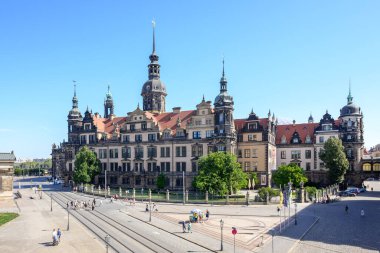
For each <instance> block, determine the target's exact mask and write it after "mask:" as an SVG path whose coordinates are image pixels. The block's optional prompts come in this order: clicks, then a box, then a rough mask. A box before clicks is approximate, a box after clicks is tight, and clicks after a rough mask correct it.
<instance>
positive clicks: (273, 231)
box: [270, 228, 275, 253]
mask: <svg viewBox="0 0 380 253" xmlns="http://www.w3.org/2000/svg"><path fill="white" fill-rule="evenodd" d="M270 231H271V232H272V253H273V252H274V233H275V230H274V229H273V228H272V229H271V230H270Z"/></svg>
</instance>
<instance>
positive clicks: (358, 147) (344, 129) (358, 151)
mask: <svg viewBox="0 0 380 253" xmlns="http://www.w3.org/2000/svg"><path fill="white" fill-rule="evenodd" d="M339 120H340V129H339V130H340V131H339V132H340V139H341V140H342V142H343V146H344V148H345V151H346V156H347V159H348V161H349V164H350V167H349V171H360V170H361V168H360V164H359V163H360V160H361V158H362V155H363V154H362V153H363V145H364V137H363V128H364V126H363V112H362V111H361V109H360V107H359V106H357V105H355V104H354V102H353V97H352V96H351V84H350V88H349V93H348V96H347V105H345V106H344V107H343V108H342V109H341V110H340V116H339Z"/></svg>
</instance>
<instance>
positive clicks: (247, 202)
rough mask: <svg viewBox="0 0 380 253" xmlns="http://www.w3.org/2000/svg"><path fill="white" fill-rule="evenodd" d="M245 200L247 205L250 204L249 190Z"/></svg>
mask: <svg viewBox="0 0 380 253" xmlns="http://www.w3.org/2000/svg"><path fill="white" fill-rule="evenodd" d="M245 201H246V204H247V206H249V191H247V194H246V195H245Z"/></svg>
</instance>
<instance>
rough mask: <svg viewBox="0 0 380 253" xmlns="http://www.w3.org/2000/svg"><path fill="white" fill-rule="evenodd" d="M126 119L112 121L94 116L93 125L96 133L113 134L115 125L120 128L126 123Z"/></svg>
mask: <svg viewBox="0 0 380 253" xmlns="http://www.w3.org/2000/svg"><path fill="white" fill-rule="evenodd" d="M126 119H127V118H126V117H115V118H113V119H112V120H111V119H109V118H99V117H96V116H94V117H93V120H94V125H95V126H96V127H97V129H98V132H105V133H113V131H114V130H115V128H116V125H119V127H121V125H122V124H124V123H125V122H126Z"/></svg>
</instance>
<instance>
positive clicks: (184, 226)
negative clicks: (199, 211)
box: [182, 221, 186, 233]
mask: <svg viewBox="0 0 380 253" xmlns="http://www.w3.org/2000/svg"><path fill="white" fill-rule="evenodd" d="M182 231H183V232H184V233H186V222H185V221H182Z"/></svg>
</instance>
